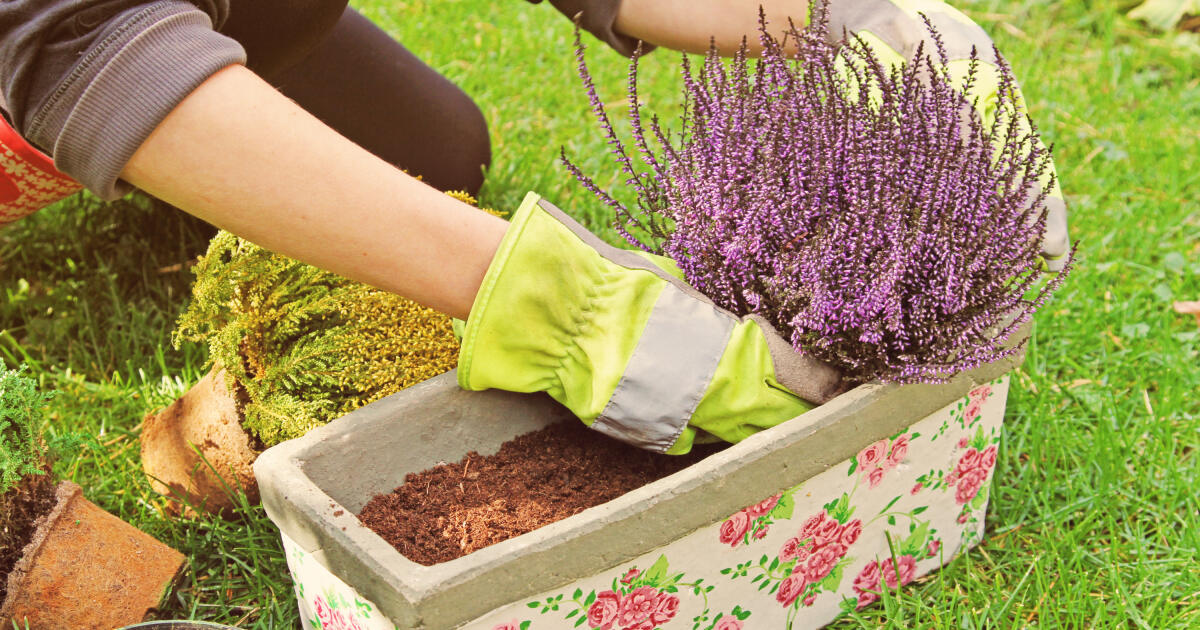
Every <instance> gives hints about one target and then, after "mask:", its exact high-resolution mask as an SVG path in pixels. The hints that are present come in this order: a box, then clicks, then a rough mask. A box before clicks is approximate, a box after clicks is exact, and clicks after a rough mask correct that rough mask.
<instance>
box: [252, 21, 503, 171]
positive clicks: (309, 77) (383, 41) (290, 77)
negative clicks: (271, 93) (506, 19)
mask: <svg viewBox="0 0 1200 630" xmlns="http://www.w3.org/2000/svg"><path fill="white" fill-rule="evenodd" d="M251 54H253V53H251ZM269 79H270V80H271V81H272V82H273V83H274V84H275V85H276V86H278V87H279V89H280V91H282V92H283V93H284V94H285V95H287V96H288V97H289V98H291V99H293V100H295V101H296V102H297V103H298V104H299V105H300V106H301V107H303V108H304V109H306V110H307V111H308V112H310V113H311V114H313V115H315V116H316V117H317V118H319V119H321V120H322V121H323V122H325V124H327V125H329V126H330V127H333V128H334V129H336V130H337V131H338V132H339V133H341V134H342V135H344V136H346V137H347V138H349V139H351V140H353V141H354V142H356V143H358V144H359V146H362V147H363V148H365V149H367V150H368V151H371V152H372V153H374V154H375V155H377V156H379V157H381V158H383V159H384V160H387V161H388V162H390V163H392V164H394V165H396V166H398V167H400V168H402V169H404V170H406V171H408V172H409V173H410V174H412V175H420V176H421V177H422V178H423V180H424V181H425V182H426V183H428V184H430V185H432V186H434V187H435V188H438V189H440V190H463V191H466V192H469V193H471V194H476V193H477V192H478V191H479V187H480V186H482V185H483V169H484V168H485V167H487V166H488V164H489V163H490V162H491V144H490V140H489V139H488V129H487V122H486V121H485V120H484V118H483V114H482V113H481V112H480V111H479V107H477V106H476V105H475V103H474V101H472V100H471V98H470V97H469V96H467V95H466V94H465V93H464V92H463V91H462V90H460V89H459V88H458V87H457V86H455V85H454V84H453V83H451V82H450V81H449V80H447V79H446V78H445V77H443V76H442V75H440V74H438V73H437V72H436V71H434V70H433V69H432V68H430V67H429V66H427V65H425V63H424V62H422V61H421V60H420V59H418V58H417V57H416V56H415V55H413V54H412V53H411V52H409V51H408V49H406V48H405V47H404V46H402V45H401V44H400V43H399V42H397V41H396V40H394V39H392V37H391V36H390V35H388V34H387V33H385V32H384V31H383V30H382V29H380V28H379V27H377V26H375V25H374V24H373V23H372V22H371V21H370V20H368V19H367V18H365V17H363V16H362V15H359V14H358V13H357V12H355V11H354V10H353V9H349V8H347V9H346V10H345V12H344V13H343V15H342V18H341V19H340V20H339V21H338V22H337V24H336V26H334V27H333V30H332V31H330V33H329V35H328V36H327V37H326V38H325V39H324V40H323V41H321V42H320V43H319V44H318V45H317V46H316V47H315V48H314V49H313V50H312V52H311V53H310V54H309V55H308V56H307V57H305V58H304V59H302V60H300V61H299V62H298V63H296V64H295V65H293V66H291V67H290V68H288V69H286V70H283V71H282V72H280V73H278V74H276V75H274V76H272V77H269Z"/></svg>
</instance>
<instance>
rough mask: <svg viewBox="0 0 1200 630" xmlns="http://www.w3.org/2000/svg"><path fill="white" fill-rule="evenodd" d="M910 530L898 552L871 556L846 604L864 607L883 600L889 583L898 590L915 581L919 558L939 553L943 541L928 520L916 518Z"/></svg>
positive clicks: (859, 607)
mask: <svg viewBox="0 0 1200 630" xmlns="http://www.w3.org/2000/svg"><path fill="white" fill-rule="evenodd" d="M909 530H910V531H909V535H908V536H906V537H905V538H904V539H902V540H900V541H899V542H898V543H896V545H895V548H894V551H895V554H894V556H888V557H884V558H877V559H875V560H871V561H869V562H867V563H866V564H865V565H863V567H862V568H861V569H859V571H858V574H857V575H856V576H855V577H854V584H853V586H852V589H853V592H854V597H853V598H846V599H844V600H843V601H842V607H843V608H846V609H848V608H856V609H859V610H861V609H863V608H865V607H867V606H869V605H870V604H872V603H874V602H876V601H879V598H880V597H881V596H882V594H883V588H884V587H885V586H886V587H887V588H889V589H891V590H893V591H894V590H896V589H898V588H900V587H901V586H904V585H905V584H908V583H909V582H912V581H913V578H915V577H916V575H917V562H919V561H921V560H924V559H925V558H933V557H937V554H938V551H939V550H941V547H942V541H941V540H940V539H938V538H935V537H934V531H933V530H932V529H931V528H930V526H929V522H928V521H924V522H920V523H917V522H914V523H912V524H911V525H910V526H909Z"/></svg>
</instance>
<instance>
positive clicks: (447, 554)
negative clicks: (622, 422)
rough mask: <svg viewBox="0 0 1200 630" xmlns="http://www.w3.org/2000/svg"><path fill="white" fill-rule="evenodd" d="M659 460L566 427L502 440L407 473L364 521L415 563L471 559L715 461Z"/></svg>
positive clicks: (701, 453)
mask: <svg viewBox="0 0 1200 630" xmlns="http://www.w3.org/2000/svg"><path fill="white" fill-rule="evenodd" d="M723 446H724V445H704V446H697V447H695V448H694V449H693V450H692V452H691V453H689V454H687V455H683V456H670V455H656V454H654V453H650V452H647V451H644V450H641V449H637V448H634V447H632V446H628V445H626V444H623V443H621V442H618V441H616V440H613V439H610V438H608V437H605V436H603V435H601V434H599V433H596V432H594V431H591V430H589V429H588V428H587V427H585V426H584V425H583V424H581V423H579V422H561V423H557V424H553V425H551V426H549V427H546V428H545V429H542V430H540V431H534V432H533V433H527V434H525V435H522V436H518V437H517V438H515V439H513V440H510V441H508V442H505V443H504V444H503V445H502V446H501V447H500V451H499V452H497V453H496V454H494V455H488V456H486V457H485V456H481V455H479V454H478V453H476V452H471V453H468V454H467V456H466V457H464V458H463V459H462V461H460V462H458V463H456V464H442V465H439V466H435V467H433V468H430V469H428V470H425V471H422V472H419V473H409V474H408V475H407V476H405V478H404V485H402V486H400V487H399V488H396V489H395V490H394V491H392V492H391V493H390V494H380V495H376V496H375V497H374V498H372V499H371V500H370V501H369V502H368V503H367V504H366V505H365V506H363V510H362V513H361V514H359V519H360V520H362V522H363V524H365V525H366V526H367V527H370V528H371V529H372V530H374V531H375V533H377V534H379V535H380V536H382V537H383V538H384V540H387V541H388V542H389V543H391V544H392V546H394V547H395V548H396V549H397V550H398V551H399V552H400V553H402V554H404V556H406V557H407V558H409V559H410V560H412V561H414V562H417V563H420V564H423V565H426V566H428V565H433V564H437V563H439V562H445V561H447V560H453V559H455V558H458V557H461V556H464V555H466V554H468V553H471V552H472V551H476V550H478V549H482V548H483V547H487V546H488V545H492V544H495V543H498V542H500V541H503V540H508V539H509V538H512V537H514V536H519V535H521V534H524V533H526V532H530V531H533V530H535V529H537V528H539V527H542V526H543V525H549V524H550V523H553V522H555V521H559V520H562V519H564V518H567V517H568V516H571V515H573V514H577V513H579V512H582V511H583V510H585V509H587V508H589V507H593V506H596V505H600V504H601V503H605V502H607V501H611V500H612V499H615V498H617V497H619V496H621V495H623V494H625V493H627V492H629V491H631V490H634V489H636V488H639V487H641V486H644V485H646V484H648V483H650V482H651V481H654V480H656V479H661V478H663V477H666V476H667V475H669V474H671V473H674V472H676V471H679V470H682V469H683V468H686V467H687V466H689V465H691V464H694V463H696V462H697V461H700V460H701V459H703V458H705V457H707V456H708V455H711V454H712V453H715V452H716V451H718V450H720V449H721V448H723Z"/></svg>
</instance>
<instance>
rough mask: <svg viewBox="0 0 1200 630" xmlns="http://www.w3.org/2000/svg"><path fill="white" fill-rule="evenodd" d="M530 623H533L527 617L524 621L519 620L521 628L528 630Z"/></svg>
mask: <svg viewBox="0 0 1200 630" xmlns="http://www.w3.org/2000/svg"><path fill="white" fill-rule="evenodd" d="M531 623H533V622H532V621H530V620H528V619H527V620H525V621H522V622H521V630H529V624H531Z"/></svg>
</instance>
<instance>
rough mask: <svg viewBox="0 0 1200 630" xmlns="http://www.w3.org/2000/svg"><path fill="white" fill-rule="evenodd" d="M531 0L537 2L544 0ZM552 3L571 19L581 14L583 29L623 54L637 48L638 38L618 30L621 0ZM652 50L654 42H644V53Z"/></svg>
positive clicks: (574, 0) (575, 0)
mask: <svg viewBox="0 0 1200 630" xmlns="http://www.w3.org/2000/svg"><path fill="white" fill-rule="evenodd" d="M529 1H530V2H533V3H535V4H537V3H539V2H541V1H542V0H529ZM550 4H552V5H554V8H556V9H558V10H559V11H560V12H561V13H562V14H563V15H565V16H567V18H569V19H572V20H574V19H575V16H576V15H579V25H580V26H581V27H583V30H585V31H587V32H589V33H591V34H592V35H595V36H596V37H597V38H598V39H600V40H601V41H603V42H604V43H606V44H608V45H609V46H611V47H612V48H613V50H615V51H617V52H619V53H621V54H622V55H624V56H626V57H629V56H630V55H632V54H633V51H634V50H636V49H637V45H638V39H637V38H634V37H630V36H628V35H622V34H621V33H618V32H617V31H616V23H617V12H618V11H619V10H620V9H621V0H550ZM651 50H654V45H653V44H648V43H643V44H642V54H645V53H648V52H650V51H651Z"/></svg>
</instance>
